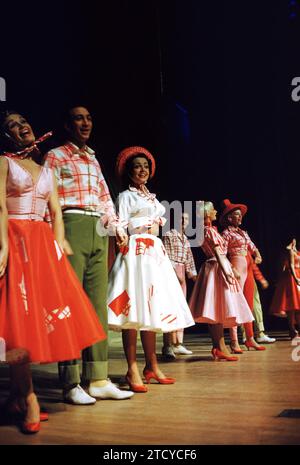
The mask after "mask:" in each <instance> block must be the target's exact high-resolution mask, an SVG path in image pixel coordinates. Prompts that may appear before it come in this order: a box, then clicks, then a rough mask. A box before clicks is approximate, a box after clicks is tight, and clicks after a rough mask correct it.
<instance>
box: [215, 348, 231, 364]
mask: <svg viewBox="0 0 300 465" xmlns="http://www.w3.org/2000/svg"><path fill="white" fill-rule="evenodd" d="M211 354H212V356H213V358H214V360H216V361H218V360H226V361H227V362H237V361H238V357H231V356H230V355H226V354H224V352H222V351H221V350H220V349H217V348H216V347H214V348H213V349H212V350H211Z"/></svg>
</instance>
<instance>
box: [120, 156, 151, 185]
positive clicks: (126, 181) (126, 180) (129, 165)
mask: <svg viewBox="0 0 300 465" xmlns="http://www.w3.org/2000/svg"><path fill="white" fill-rule="evenodd" d="M136 158H144V159H145V160H147V162H148V164H149V173H152V163H151V160H150V159H149V158H148V157H146V155H145V154H144V153H136V154H135V155H134V156H133V157H130V158H129V159H128V160H127V161H126V163H125V170H124V174H123V176H122V178H121V187H122V190H124V189H127V188H128V186H129V185H130V184H132V179H131V174H132V170H133V161H134V160H135V159H136Z"/></svg>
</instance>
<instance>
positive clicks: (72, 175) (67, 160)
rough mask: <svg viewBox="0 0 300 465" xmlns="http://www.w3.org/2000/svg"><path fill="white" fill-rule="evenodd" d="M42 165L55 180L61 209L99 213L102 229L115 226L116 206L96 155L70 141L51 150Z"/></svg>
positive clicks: (116, 223)
mask: <svg viewBox="0 0 300 465" xmlns="http://www.w3.org/2000/svg"><path fill="white" fill-rule="evenodd" d="M45 166H47V167H49V168H52V169H53V171H54V174H55V176H56V179H57V188H58V197H59V200H60V204H61V208H62V210H64V209H66V208H82V209H85V210H90V211H96V212H98V213H100V215H101V220H102V223H103V224H104V226H111V225H115V226H117V225H118V220H117V216H116V212H115V207H114V204H113V201H112V199H111V196H110V193H109V190H108V187H107V184H106V182H105V179H104V177H103V174H102V171H101V168H100V165H99V163H98V161H97V159H96V157H95V152H94V151H93V150H92V149H91V148H89V147H88V146H85V147H83V148H82V149H79V148H78V147H77V146H76V145H75V144H73V143H72V142H67V143H66V144H65V145H62V146H61V147H57V148H55V149H53V150H50V152H48V153H47V154H46V157H45Z"/></svg>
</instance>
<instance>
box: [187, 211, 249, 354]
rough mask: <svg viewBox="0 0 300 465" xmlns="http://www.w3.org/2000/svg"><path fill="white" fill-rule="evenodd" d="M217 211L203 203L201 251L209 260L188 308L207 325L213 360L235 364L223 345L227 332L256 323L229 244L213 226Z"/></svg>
mask: <svg viewBox="0 0 300 465" xmlns="http://www.w3.org/2000/svg"><path fill="white" fill-rule="evenodd" d="M216 217H217V211H216V210H215V208H214V205H213V203H212V202H204V224H205V227H204V242H203V244H202V245H201V248H202V250H203V252H204V253H205V255H206V256H207V260H206V261H205V263H204V264H203V265H202V267H201V269H200V271H199V274H198V277H197V281H196V283H195V286H194V289H193V292H192V295H191V298H190V301H189V304H190V308H191V310H192V313H193V316H194V319H195V321H196V322H197V323H207V324H208V328H209V331H210V334H211V338H212V342H213V348H212V356H213V358H214V360H226V361H229V362H231V361H232V362H234V361H237V360H238V357H236V356H231V355H230V353H229V351H228V349H227V347H226V345H225V341H224V328H232V327H234V326H236V325H240V324H243V323H248V322H250V321H252V320H253V316H252V313H251V310H250V308H249V306H248V304H247V301H246V299H245V297H244V295H243V292H242V290H241V288H240V286H239V284H238V281H237V279H236V278H235V276H234V273H233V270H232V266H231V264H230V262H229V261H228V259H227V257H226V254H227V248H226V241H225V240H224V239H223V237H222V236H221V235H220V234H219V232H218V230H217V228H216V227H215V226H213V225H212V223H213V222H214V221H215V220H216Z"/></svg>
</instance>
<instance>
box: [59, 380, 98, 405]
mask: <svg viewBox="0 0 300 465" xmlns="http://www.w3.org/2000/svg"><path fill="white" fill-rule="evenodd" d="M64 401H65V402H68V403H70V404H75V405H91V404H94V403H95V402H96V399H95V398H94V397H91V396H89V395H88V394H87V393H86V392H85V391H84V390H83V389H82V387H81V386H80V385H79V384H77V386H75V387H74V388H72V389H70V390H69V391H66V392H64Z"/></svg>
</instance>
